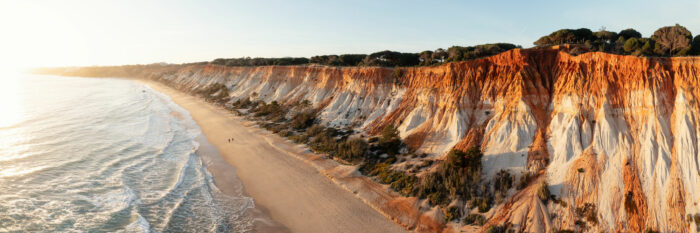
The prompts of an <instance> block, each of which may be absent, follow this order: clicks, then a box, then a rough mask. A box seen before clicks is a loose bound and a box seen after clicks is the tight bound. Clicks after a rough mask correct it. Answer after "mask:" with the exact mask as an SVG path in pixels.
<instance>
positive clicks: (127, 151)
mask: <svg viewBox="0 0 700 233" xmlns="http://www.w3.org/2000/svg"><path fill="white" fill-rule="evenodd" d="M0 81H2V84H0V108H1V110H0V232H119V231H127V232H149V231H150V232H247V231H250V229H251V228H250V226H251V224H252V219H251V218H250V217H249V216H247V215H246V210H247V209H248V208H250V207H253V206H254V204H253V200H252V199H251V198H249V197H245V196H238V195H226V194H224V193H221V192H220V191H219V189H218V188H217V187H216V186H215V185H214V183H213V180H212V177H211V175H210V174H209V173H208V171H206V169H205V167H204V165H203V162H202V161H201V159H200V156H199V150H198V148H199V145H200V144H199V142H198V141H197V140H195V138H196V137H197V136H198V135H200V134H201V131H200V129H199V127H198V126H197V125H196V123H195V122H194V121H193V120H192V119H191V118H190V116H189V114H188V113H187V112H186V111H185V110H184V109H181V108H179V106H177V105H176V104H174V103H173V102H172V101H170V99H169V98H167V96H164V95H162V94H159V93H157V92H155V91H152V90H151V89H149V88H147V87H145V86H143V85H141V84H138V83H135V82H131V81H127V80H119V79H107V78H105V79H89V78H70V77H56V76H39V75H27V74H19V75H17V74H8V73H3V76H2V77H1V78H0Z"/></svg>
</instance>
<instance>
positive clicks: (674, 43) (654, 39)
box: [534, 24, 700, 57]
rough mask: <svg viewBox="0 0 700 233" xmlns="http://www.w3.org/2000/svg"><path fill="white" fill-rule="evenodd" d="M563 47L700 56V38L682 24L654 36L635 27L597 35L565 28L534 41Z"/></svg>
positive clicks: (658, 32) (599, 50)
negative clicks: (575, 46)
mask: <svg viewBox="0 0 700 233" xmlns="http://www.w3.org/2000/svg"><path fill="white" fill-rule="evenodd" d="M562 44H578V45H582V46H583V47H584V48H586V49H588V50H590V51H598V52H606V53H613V54H623V55H635V56H659V57H671V56H697V55H700V35H699V36H695V38H693V35H692V33H691V32H690V31H689V30H688V29H687V28H685V27H683V26H681V25H678V24H676V25H674V26H665V27H661V28H659V29H657V30H656V31H655V32H654V33H653V34H652V35H651V36H650V37H642V34H641V33H639V32H638V31H637V30H634V29H632V28H628V29H624V30H622V31H620V32H611V31H607V30H605V28H601V29H600V30H598V31H597V32H593V31H591V30H590V29H588V28H579V29H561V30H557V31H555V32H552V33H551V34H549V35H546V36H543V37H540V38H539V39H538V40H537V41H535V42H534V45H535V46H537V47H549V46H554V45H562Z"/></svg>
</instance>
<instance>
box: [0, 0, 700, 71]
mask: <svg viewBox="0 0 700 233" xmlns="http://www.w3.org/2000/svg"><path fill="white" fill-rule="evenodd" d="M676 23H678V24H681V25H683V26H685V27H686V28H688V29H689V30H690V31H691V32H694V34H693V35H695V33H700V1H699V0H679V1H673V0H668V1H658V0H655V1H647V0H636V1H626V0H624V1H609V0H608V1H597V0H591V1H497V0H496V1H437V0H435V1H412V0H403V1H380V0H371V1H330V0H326V1H311V0H299V1H291V0H285V1H283V0H279V1H266V0H245V1H237V0H230V1H211V0H199V1H177V0H171V1H157V0H151V1H146V0H141V1H132V0H114V1H110V0H102V1H99V0H98V1H78V0H61V1H36V0H22V1H20V0H16V1H10V0H0V31H1V32H2V33H0V65H3V66H6V67H39V66H87V65H122V64H149V63H156V62H167V63H185V62H197V61H210V60H213V59H215V58H221V57H224V58H231V57H243V56H250V57H287V56H292V57H302V56H303V57H310V56H314V55H324V54H343V53H372V52H377V51H381V50H387V49H388V50H394V51H400V52H420V51H424V50H435V49H437V48H447V47H450V46H452V45H461V46H469V45H477V44H483V43H494V42H508V43H514V44H518V45H522V46H523V47H531V46H532V42H533V41H535V40H537V39H538V38H539V37H540V36H543V35H546V34H549V33H551V32H553V31H555V30H558V29H562V28H581V27H586V28H590V29H591V30H593V31H597V30H598V29H600V28H602V27H605V28H606V29H607V30H609V31H620V30H622V29H626V28H635V29H637V30H638V31H640V32H641V33H642V35H643V36H645V37H648V36H650V35H651V34H652V33H653V32H654V31H655V30H656V29H657V28H659V27H662V26H668V25H675V24H676Z"/></svg>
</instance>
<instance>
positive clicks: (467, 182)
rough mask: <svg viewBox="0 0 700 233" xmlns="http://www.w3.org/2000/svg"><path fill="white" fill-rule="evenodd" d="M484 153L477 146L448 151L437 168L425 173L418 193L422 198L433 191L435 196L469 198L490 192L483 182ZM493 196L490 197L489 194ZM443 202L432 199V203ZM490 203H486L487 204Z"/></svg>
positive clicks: (486, 194)
mask: <svg viewBox="0 0 700 233" xmlns="http://www.w3.org/2000/svg"><path fill="white" fill-rule="evenodd" d="M482 157H483V154H482V153H481V150H480V149H479V148H478V147H473V148H470V149H468V150H467V151H466V152H464V151H460V150H452V151H450V153H448V154H447V159H445V161H443V162H442V163H440V165H439V166H438V168H437V169H436V170H435V171H434V172H431V173H429V174H426V175H425V176H424V178H423V179H422V180H421V182H420V186H419V187H418V196H419V197H421V198H424V197H427V196H429V195H431V194H434V193H436V194H439V195H438V197H440V198H436V196H434V195H433V199H435V200H441V198H443V197H444V198H448V197H449V198H453V199H454V198H460V199H462V200H470V199H472V197H477V196H488V195H489V193H488V189H487V188H485V187H484V186H482V185H481V183H482V180H481V158H482ZM489 199H490V198H489ZM438 203H442V204H444V203H443V202H440V201H431V204H438ZM488 204H490V203H487V204H486V205H487V206H488Z"/></svg>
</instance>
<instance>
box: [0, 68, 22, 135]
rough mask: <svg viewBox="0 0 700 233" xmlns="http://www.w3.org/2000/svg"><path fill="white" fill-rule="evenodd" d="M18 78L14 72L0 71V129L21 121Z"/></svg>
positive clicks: (9, 70) (10, 70)
mask: <svg viewBox="0 0 700 233" xmlns="http://www.w3.org/2000/svg"><path fill="white" fill-rule="evenodd" d="M19 77H20V76H19V74H18V72H17V71H15V70H12V69H6V70H0V82H1V83H0V128H3V127H7V126H11V125H13V124H16V123H18V122H20V121H21V120H22V115H23V111H24V109H23V107H22V103H21V99H20V96H19V90H20V81H21V80H20V79H19Z"/></svg>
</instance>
